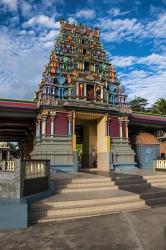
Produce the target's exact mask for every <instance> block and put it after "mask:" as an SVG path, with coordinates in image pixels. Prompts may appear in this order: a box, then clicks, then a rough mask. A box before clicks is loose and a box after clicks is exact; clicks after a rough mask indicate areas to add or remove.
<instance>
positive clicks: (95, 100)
mask: <svg viewBox="0 0 166 250" xmlns="http://www.w3.org/2000/svg"><path fill="white" fill-rule="evenodd" d="M93 96H94V101H96V86H95V85H94V94H93Z"/></svg>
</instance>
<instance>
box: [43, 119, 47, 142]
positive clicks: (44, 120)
mask: <svg viewBox="0 0 166 250" xmlns="http://www.w3.org/2000/svg"><path fill="white" fill-rule="evenodd" d="M46 119H47V116H43V117H42V138H45V136H46Z"/></svg>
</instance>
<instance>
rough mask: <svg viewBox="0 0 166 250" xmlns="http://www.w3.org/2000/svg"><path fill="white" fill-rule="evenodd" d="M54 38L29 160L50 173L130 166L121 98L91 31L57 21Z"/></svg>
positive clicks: (125, 114) (121, 91)
mask: <svg viewBox="0 0 166 250" xmlns="http://www.w3.org/2000/svg"><path fill="white" fill-rule="evenodd" d="M60 23H61V29H60V34H59V36H58V38H57V40H56V43H55V46H54V49H53V50H52V51H51V54H50V59H49V63H48V65H46V66H45V69H44V72H43V76H42V80H41V83H40V86H39V90H38V91H37V92H36V98H35V100H36V101H37V106H38V116H37V124H36V140H35V145H34V149H33V151H32V153H31V157H32V158H35V159H36V158H39V159H50V160H51V166H52V168H54V169H55V170H56V171H58V170H60V171H77V169H78V167H79V168H98V169H101V170H109V167H110V164H114V165H117V166H124V167H125V166H129V165H131V166H132V165H134V153H133V151H132V150H131V147H130V145H129V143H128V113H129V112H130V109H129V107H128V106H127V104H126V95H125V93H124V89H123V87H122V86H121V85H120V82H119V80H118V78H117V75H116V71H115V69H114V68H113V66H112V64H111V63H110V62H109V61H108V59H107V55H106V52H105V50H104V48H103V45H102V43H101V41H100V32H99V30H98V29H97V28H91V27H87V26H85V25H76V24H74V23H73V24H71V23H68V22H65V21H64V20H61V22H60Z"/></svg>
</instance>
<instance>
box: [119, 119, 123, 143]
mask: <svg viewBox="0 0 166 250" xmlns="http://www.w3.org/2000/svg"><path fill="white" fill-rule="evenodd" d="M119 137H120V140H122V139H123V128H122V118H119Z"/></svg>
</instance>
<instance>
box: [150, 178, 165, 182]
mask: <svg viewBox="0 0 166 250" xmlns="http://www.w3.org/2000/svg"><path fill="white" fill-rule="evenodd" d="M147 182H148V183H155V182H161V183H162V182H166V178H162V179H159V178H156V179H150V180H147Z"/></svg>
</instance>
